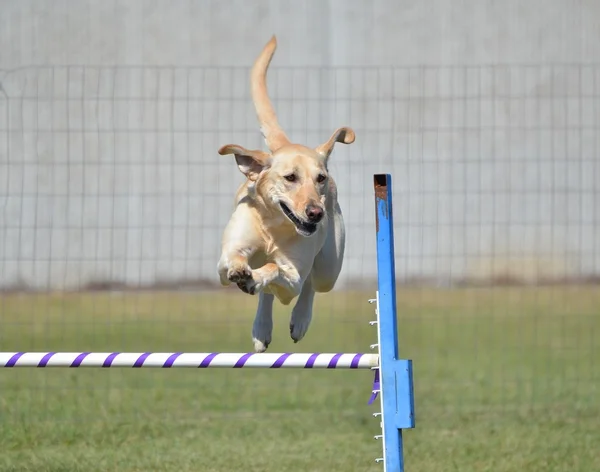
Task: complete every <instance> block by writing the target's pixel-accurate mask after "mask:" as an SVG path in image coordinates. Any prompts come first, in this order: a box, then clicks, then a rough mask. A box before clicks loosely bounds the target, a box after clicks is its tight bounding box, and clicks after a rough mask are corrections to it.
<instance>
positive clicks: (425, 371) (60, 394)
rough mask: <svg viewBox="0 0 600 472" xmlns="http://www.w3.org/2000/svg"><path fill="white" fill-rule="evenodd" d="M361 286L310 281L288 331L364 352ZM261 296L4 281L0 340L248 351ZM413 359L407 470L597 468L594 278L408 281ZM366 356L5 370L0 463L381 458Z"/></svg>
mask: <svg viewBox="0 0 600 472" xmlns="http://www.w3.org/2000/svg"><path fill="white" fill-rule="evenodd" d="M369 296H372V294H371V293H364V294H359V293H343V292H338V293H332V294H326V295H321V296H318V298H317V307H316V310H315V313H316V315H315V320H314V322H313V325H312V326H311V329H310V330H309V333H308V335H307V337H306V338H305V339H304V340H303V341H302V342H301V343H299V344H296V345H295V344H293V342H292V341H291V340H290V339H289V335H288V328H287V324H288V310H287V309H285V308H284V307H281V306H279V307H278V313H276V316H275V337H274V341H273V343H272V345H271V346H270V348H269V350H270V351H271V352H286V351H300V352H313V351H330V352H331V351H336V352H341V351H346V352H353V351H368V346H369V344H371V343H373V342H375V339H376V333H375V331H374V328H372V327H370V326H369V324H368V321H369V320H370V319H372V306H371V305H369V304H368V303H367V298H369ZM255 302H256V299H255V298H252V297H250V296H248V295H244V294H240V293H238V292H236V291H234V290H227V291H225V292H219V293H194V294H192V293H154V294H150V293H122V294H108V293H95V294H89V293H88V294H55V295H10V296H4V297H2V298H0V349H1V350H3V351H13V350H36V351H45V350H55V351H57V350H62V351H66V350H71V351H80V350H81V351H83V350H100V351H113V350H114V351H119V350H121V351H125V350H126V351H202V352H204V351H233V352H240V351H247V350H249V349H251V345H252V344H251V341H250V336H249V331H250V327H251V320H252V317H253V310H254V304H255ZM398 312H399V334H400V342H401V346H400V350H401V353H402V356H403V357H407V358H411V359H413V361H414V371H415V372H414V375H415V388H416V421H417V427H416V429H414V430H410V431H407V432H405V433H404V438H405V458H406V470H407V471H409V472H417V471H423V472H432V471H435V472H438V471H461V472H464V471H477V472H483V471H493V472H506V471H519V472H522V471H528V472H530V471H532V472H533V471H548V472H549V471H569V472H573V471H582V472H591V471H594V470H600V453H599V451H600V448H599V447H598V442H599V439H598V438H599V437H600V436H599V434H600V433H599V431H600V400H599V398H600V388H598V383H599V382H600V289H599V288H598V287H547V288H541V289H535V288H497V289H493V290H491V289H460V290H433V289H422V290H419V289H411V290H409V289H403V290H400V291H399V293H398ZM371 383H372V374H371V372H369V371H302V370H237V369H236V370H221V369H218V370H217V369H215V370H194V369H190V370H187V369H181V370H177V369H170V370H158V369H157V370H154V369H136V370H133V369H132V370H129V369H127V370H126V369H64V370H63V369H39V370H35V369H5V370H1V371H0V444H1V447H0V471H6V472H8V471H15V472H16V471H32V472H34V471H35V472H50V471H52V472H58V471H61V472H75V471H81V472H96V471H102V472H108V471H110V472H113V471H114V472H121V471H140V472H141V471H143V472H150V471H177V472H188V471H226V472H234V471H248V472H252V471H256V472H259V471H260V472H270V471H286V472H296V471H309V472H320V471H327V472H335V471H344V472H346V471H381V470H382V467H381V465H380V464H376V463H375V462H374V459H375V457H379V456H380V454H381V449H380V448H381V445H380V444H379V442H378V441H376V440H374V439H373V435H374V434H377V433H378V424H377V421H376V420H375V419H374V418H373V417H372V413H373V412H374V411H376V406H377V405H373V406H368V405H367V400H368V397H369V394H370V388H371Z"/></svg>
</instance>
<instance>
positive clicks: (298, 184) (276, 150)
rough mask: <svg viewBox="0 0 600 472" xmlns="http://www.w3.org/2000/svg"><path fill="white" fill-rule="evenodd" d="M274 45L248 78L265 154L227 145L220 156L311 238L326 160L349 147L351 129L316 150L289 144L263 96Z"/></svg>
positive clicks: (324, 190) (319, 212)
mask: <svg viewBox="0 0 600 472" xmlns="http://www.w3.org/2000/svg"><path fill="white" fill-rule="evenodd" d="M276 46H277V43H276V40H275V37H274V36H273V38H271V40H270V41H269V42H268V43H267V45H266V46H265V48H264V49H263V51H262V52H261V54H260V56H259V57H258V58H257V59H256V62H255V63H254V66H253V68H252V72H251V76H250V85H251V91H252V101H253V102H254V106H255V108H256V114H257V117H258V121H259V123H260V127H261V131H262V134H263V136H264V138H265V142H266V143H267V146H268V148H269V150H270V152H264V151H260V150H251V149H246V148H244V147H242V146H238V145H236V144H227V145H225V146H223V147H221V148H220V149H219V154H221V155H226V154H234V155H235V160H236V162H237V165H238V167H239V169H240V171H241V172H242V173H243V174H244V175H245V176H246V178H247V179H248V180H250V181H252V183H253V186H254V188H255V189H256V193H257V194H258V195H259V196H260V197H261V201H263V202H264V203H265V204H267V205H269V206H270V207H271V208H272V209H274V210H276V211H280V212H281V213H282V214H283V215H285V216H286V217H287V219H288V220H289V222H290V223H291V224H293V225H294V226H295V228H296V231H297V232H298V234H300V235H302V236H311V235H313V234H314V233H315V232H316V231H317V228H318V225H319V223H320V222H321V221H322V220H323V218H324V217H325V215H326V206H325V205H326V200H327V197H328V196H329V189H330V183H329V174H328V170H327V161H328V159H329V156H330V154H331V152H332V151H333V148H334V145H335V143H344V144H351V143H353V142H354V137H355V136H354V131H352V129H350V128H338V129H337V130H336V131H335V132H334V133H333V134H332V135H331V137H330V138H329V140H328V141H327V142H325V143H323V144H321V145H319V146H317V147H316V148H310V147H307V146H303V145H300V144H292V143H291V142H290V140H289V139H288V137H287V136H286V134H285V132H284V131H283V129H282V128H281V126H280V125H279V123H278V121H277V115H276V114H275V110H274V109H273V106H272V104H271V101H270V99H269V96H268V93H267V85H266V72H267V69H268V67H269V64H270V62H271V58H272V57H273V54H274V52H275V48H276Z"/></svg>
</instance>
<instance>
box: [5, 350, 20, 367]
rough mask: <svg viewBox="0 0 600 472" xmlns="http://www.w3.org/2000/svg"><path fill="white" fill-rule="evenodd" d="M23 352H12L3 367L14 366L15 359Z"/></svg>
mask: <svg viewBox="0 0 600 472" xmlns="http://www.w3.org/2000/svg"><path fill="white" fill-rule="evenodd" d="M23 354H25V353H24V352H17V353H16V354H14V355H13V356H12V357H11V358H10V359H9V360H8V362H7V363H6V365H5V366H4V367H14V366H15V364H16V363H17V361H18V360H19V359H20V358H21V356H22V355H23Z"/></svg>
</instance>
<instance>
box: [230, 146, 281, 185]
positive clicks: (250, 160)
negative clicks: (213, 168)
mask: <svg viewBox="0 0 600 472" xmlns="http://www.w3.org/2000/svg"><path fill="white" fill-rule="evenodd" d="M219 154H221V156H225V155H227V154H234V155H235V161H236V162H237V165H238V167H239V169H240V171H241V172H242V174H244V175H245V176H246V177H247V178H248V179H250V180H256V179H258V174H260V173H261V172H262V170H263V169H264V168H265V167H267V166H268V165H269V164H270V158H271V155H270V154H268V153H266V152H264V151H258V150H252V149H246V148H243V147H242V146H238V145H237V144H226V145H225V146H222V147H221V149H219Z"/></svg>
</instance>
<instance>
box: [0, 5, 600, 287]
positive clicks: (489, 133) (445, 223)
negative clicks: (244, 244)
mask: <svg viewBox="0 0 600 472" xmlns="http://www.w3.org/2000/svg"><path fill="white" fill-rule="evenodd" d="M271 34H277V36H278V42H279V48H278V51H277V53H276V56H275V58H274V60H273V63H272V69H271V71H270V75H269V85H270V89H271V94H272V96H273V98H274V102H275V106H276V107H277V110H278V113H279V115H280V121H281V122H282V124H283V126H284V127H285V128H286V130H287V131H288V132H289V134H290V135H291V137H292V139H294V140H296V141H299V142H306V143H308V144H311V145H317V144H319V143H320V142H322V141H324V140H325V139H327V138H328V137H329V135H330V134H331V132H332V131H333V130H334V129H335V128H336V127H338V126H341V125H349V126H352V127H353V128H354V129H355V130H356V132H357V140H356V142H355V143H354V144H353V145H351V146H343V145H339V146H338V147H337V149H336V152H335V154H334V155H333V157H332V171H333V173H334V175H335V177H336V179H337V180H338V182H339V187H340V194H341V195H340V199H341V204H342V206H343V209H344V210H345V215H346V223H347V225H348V228H349V235H348V247H347V257H346V261H345V266H344V275H343V277H342V280H341V283H340V285H339V286H340V287H343V286H344V284H345V283H348V282H351V281H353V280H355V279H361V278H365V277H372V276H373V275H374V274H375V261H374V253H375V248H374V244H373V243H374V234H373V227H372V224H373V197H372V189H371V186H372V184H371V179H372V174H373V173H375V172H390V173H392V174H393V178H394V187H395V192H394V193H395V218H396V231H397V233H396V238H397V239H396V243H397V250H396V255H397V271H398V276H399V277H400V278H401V279H404V280H406V279H410V278H414V277H428V278H434V279H435V280H436V281H437V282H439V283H446V282H449V281H451V280H456V279H461V278H464V277H475V278H488V277H490V276H510V277H518V278H521V279H523V280H525V281H529V282H533V281H536V280H539V279H540V278H556V277H558V278H563V277H580V276H583V277H586V276H592V275H597V274H598V273H599V272H600V236H599V233H598V222H599V221H600V191H599V184H598V181H600V165H598V163H597V161H598V147H599V144H598V140H599V139H600V138H599V137H598V135H599V133H598V129H599V125H600V103H599V97H600V90H599V87H600V85H599V84H598V77H599V74H600V70H598V66H597V64H598V63H600V61H599V59H600V3H598V2H595V1H593V0H587V1H580V2H574V1H567V0H563V1H561V0H545V1H543V0H531V1H529V2H520V1H475V0H473V1H467V0H464V1H450V0H437V1H431V0H428V1H424V2H423V1H422V2H416V1H392V0H380V1H371V2H367V1H334V0H328V1H324V0H321V1H304V2H298V1H287V0H286V1H253V2H247V1H246V2H242V1H219V2H216V1H202V2H199V1H196V2H193V1H170V2H166V1H163V2H160V1H123V0H115V1H98V0H83V1H56V2H43V1H22V0H21V1H16V0H4V1H1V2H0V45H1V48H0V51H1V52H0V69H1V72H0V85H1V89H0V287H2V286H4V287H7V286H11V285H13V284H18V283H22V284H27V285H29V286H34V287H36V288H50V289H63V288H77V287H80V286H82V285H85V284H87V283H89V282H90V281H98V280H113V281H122V282H127V283H130V284H134V285H136V284H139V283H142V284H147V283H152V282H155V281H157V280H180V279H198V278H206V279H211V280H213V281H216V273H215V266H216V262H217V258H218V253H219V242H220V236H221V231H222V229H223V227H224V225H225V223H226V221H227V219H228V216H229V213H230V211H231V208H232V196H233V194H234V191H235V188H236V186H237V184H238V183H240V182H241V181H242V176H241V174H240V173H239V172H238V170H237V168H236V167H235V165H234V162H233V159H230V158H227V157H221V156H219V155H218V154H217V153H216V150H217V149H218V148H219V147H220V146H221V145H222V144H225V143H227V142H236V143H239V144H243V145H245V146H248V147H262V146H263V143H262V139H261V137H260V134H259V132H258V127H257V126H256V121H255V117H254V111H253V109H252V105H251V102H250V100H249V91H248V68H249V66H250V65H251V64H252V62H253V60H254V58H255V57H256V55H257V54H258V52H259V51H260V49H261V48H262V47H263V45H264V43H265V42H266V41H267V40H268V39H269V37H270V36H271Z"/></svg>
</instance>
